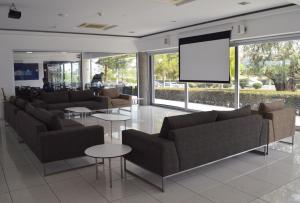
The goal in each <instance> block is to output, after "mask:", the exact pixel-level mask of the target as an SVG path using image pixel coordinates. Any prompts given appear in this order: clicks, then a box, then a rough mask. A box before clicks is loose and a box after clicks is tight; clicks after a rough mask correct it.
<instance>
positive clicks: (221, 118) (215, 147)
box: [122, 106, 268, 190]
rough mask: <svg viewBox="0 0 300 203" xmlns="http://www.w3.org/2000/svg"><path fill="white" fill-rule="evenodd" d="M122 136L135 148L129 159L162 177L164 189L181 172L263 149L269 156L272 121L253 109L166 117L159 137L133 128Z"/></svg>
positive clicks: (127, 158)
mask: <svg viewBox="0 0 300 203" xmlns="http://www.w3.org/2000/svg"><path fill="white" fill-rule="evenodd" d="M122 136H123V139H122V142H123V144H126V145H129V146H131V147H132V149H133V150H132V152H131V153H130V154H128V155H126V156H125V160H128V161H130V162H132V163H134V164H137V165H138V166H140V167H142V168H145V169H147V170H149V171H151V172H153V173H155V174H157V175H159V176H160V177H161V179H162V185H161V187H160V189H162V190H163V188H164V186H163V183H164V179H165V178H168V177H170V176H172V175H175V174H178V173H180V172H184V171H186V170H189V169H193V168H197V167H199V166H202V165H205V164H208V163H211V162H215V161H217V160H221V159H224V158H226V157H230V156H233V155H236V154H239V153H243V152H247V151H250V150H254V149H256V148H260V147H262V146H264V153H265V154H267V144H268V121H267V120H265V119H263V118H262V116H260V115H257V114H256V115H254V114H252V113H251V109H250V106H249V107H245V108H242V109H239V110H235V111H229V112H225V111H224V112H217V111H210V112H197V113H191V114H187V115H180V116H174V117H166V118H165V119H164V122H163V125H162V128H161V132H160V133H159V134H148V133H144V132H141V131H137V130H133V129H130V130H125V131H123V134H122ZM125 162H126V161H125ZM125 166H126V163H125ZM126 170H127V169H126ZM128 172H130V171H128ZM130 173H132V171H131V172H130ZM132 174H133V175H136V174H134V173H132ZM148 182H149V181H148Z"/></svg>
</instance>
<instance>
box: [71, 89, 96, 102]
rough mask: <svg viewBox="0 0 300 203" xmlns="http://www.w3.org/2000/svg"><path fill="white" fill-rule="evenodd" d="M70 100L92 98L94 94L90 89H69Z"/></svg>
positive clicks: (87, 99)
mask: <svg viewBox="0 0 300 203" xmlns="http://www.w3.org/2000/svg"><path fill="white" fill-rule="evenodd" d="M69 98H70V102H76V101H89V100H94V98H95V96H94V94H93V92H92V91H90V90H85V91H71V92H69Z"/></svg>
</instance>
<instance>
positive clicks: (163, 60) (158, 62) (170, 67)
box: [153, 53, 185, 108]
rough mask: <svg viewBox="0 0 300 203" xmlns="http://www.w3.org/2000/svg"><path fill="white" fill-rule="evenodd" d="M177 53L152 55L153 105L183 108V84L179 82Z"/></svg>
mask: <svg viewBox="0 0 300 203" xmlns="http://www.w3.org/2000/svg"><path fill="white" fill-rule="evenodd" d="M178 80H179V65H178V53H166V54H154V55H153V83H154V87H153V90H154V92H153V95H154V98H153V103H155V104H163V105H170V106H175V107H181V108H184V107H185V88H184V87H185V84H184V83H180V82H179V81H178Z"/></svg>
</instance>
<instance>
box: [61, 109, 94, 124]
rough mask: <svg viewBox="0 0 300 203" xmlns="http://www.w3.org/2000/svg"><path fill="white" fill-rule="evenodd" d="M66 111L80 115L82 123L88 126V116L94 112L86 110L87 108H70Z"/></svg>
mask: <svg viewBox="0 0 300 203" xmlns="http://www.w3.org/2000/svg"><path fill="white" fill-rule="evenodd" d="M65 110H66V111H68V112H72V113H79V114H80V117H81V121H82V122H83V123H84V124H86V115H87V114H88V113H91V112H92V110H90V109H88V108H86V107H69V108H65Z"/></svg>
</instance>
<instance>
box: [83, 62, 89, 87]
mask: <svg viewBox="0 0 300 203" xmlns="http://www.w3.org/2000/svg"><path fill="white" fill-rule="evenodd" d="M90 66H91V63H90V59H82V84H83V89H85V84H87V83H90V82H91V79H90V73H91V72H90V70H91V69H90V68H91V67H90Z"/></svg>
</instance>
